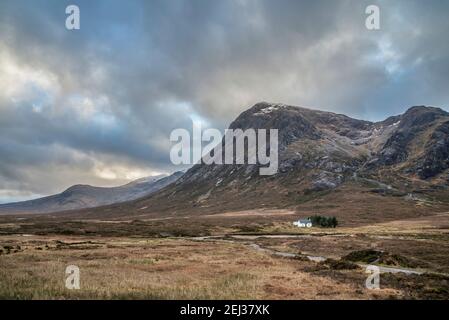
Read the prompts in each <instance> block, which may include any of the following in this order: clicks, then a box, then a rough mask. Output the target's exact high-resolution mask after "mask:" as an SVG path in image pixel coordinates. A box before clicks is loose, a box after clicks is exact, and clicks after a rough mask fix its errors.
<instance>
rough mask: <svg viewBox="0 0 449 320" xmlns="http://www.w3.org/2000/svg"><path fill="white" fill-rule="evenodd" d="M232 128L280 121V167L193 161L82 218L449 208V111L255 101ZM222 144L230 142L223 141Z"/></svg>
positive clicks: (375, 217) (273, 125)
mask: <svg viewBox="0 0 449 320" xmlns="http://www.w3.org/2000/svg"><path fill="white" fill-rule="evenodd" d="M229 127H230V128H231V129H242V130H245V129H248V128H254V129H278V130H279V133H278V136H279V170H278V172H277V173H276V174H275V175H271V176H261V175H259V166H258V165H245V164H243V165H237V164H233V165H215V164H214V165H206V164H203V163H200V164H197V165H194V166H193V167H192V168H191V169H189V170H188V171H187V172H186V173H185V174H184V175H183V176H182V177H181V178H179V179H178V180H177V181H176V182H175V183H174V184H172V185H170V186H168V187H166V188H164V189H162V190H160V191H159V192H155V193H153V194H151V195H149V196H146V197H143V198H140V199H137V200H135V201H131V202H127V203H122V204H116V205H111V206H106V207H101V208H95V209H86V210H81V211H79V212H77V213H76V214H77V215H78V216H79V217H127V218H129V217H133V216H134V217H139V218H141V217H142V218H145V217H161V216H188V215H192V214H194V215H202V214H215V213H223V212H228V211H241V210H255V209H260V208H288V209H292V210H295V211H296V212H301V214H303V215H310V214H332V215H336V216H338V217H339V218H342V219H343V220H344V221H346V222H347V221H350V220H351V219H355V217H357V219H358V221H370V222H371V221H384V220H386V219H392V218H398V217H404V218H405V217H412V216H413V217H414V216H420V215H425V214H428V212H429V211H438V210H443V209H444V210H447V208H448V207H447V205H448V204H449V191H448V187H447V186H448V184H449V170H448V168H449V113H447V112H445V111H443V110H442V109H439V108H433V107H425V106H416V107H412V108H410V109H408V110H407V111H406V112H405V113H404V114H402V115H397V116H393V117H390V118H388V119H386V120H384V121H380V122H369V121H363V120H357V119H352V118H350V117H348V116H346V115H342V114H336V113H332V112H324V111H318V110H311V109H306V108H301V107H295V106H289V105H284V104H273V103H266V102H262V103H257V104H256V105H254V106H253V107H251V108H250V109H248V110H246V111H244V112H243V113H242V114H240V115H239V116H238V117H237V118H236V119H235V121H233V122H232V123H231V124H230V126H229ZM222 144H224V140H223V142H222Z"/></svg>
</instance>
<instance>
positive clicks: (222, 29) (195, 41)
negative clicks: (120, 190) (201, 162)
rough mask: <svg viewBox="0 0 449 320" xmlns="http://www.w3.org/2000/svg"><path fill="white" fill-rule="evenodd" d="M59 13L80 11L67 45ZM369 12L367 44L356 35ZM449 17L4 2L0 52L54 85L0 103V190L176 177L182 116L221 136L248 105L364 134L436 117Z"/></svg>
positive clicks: (250, 0) (344, 2)
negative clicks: (408, 116)
mask: <svg viewBox="0 0 449 320" xmlns="http://www.w3.org/2000/svg"><path fill="white" fill-rule="evenodd" d="M71 3H77V4H78V5H79V6H80V9H81V30H79V31H74V32H70V31H67V30H65V28H64V21H65V13H64V9H65V7H66V5H68V4H71ZM373 3H374V4H379V6H380V7H381V19H382V20H381V22H382V25H381V28H382V29H381V30H380V31H375V32H372V31H368V30H366V29H365V27H364V19H365V14H364V9H365V7H366V6H367V5H368V4H373ZM448 9H449V4H448V3H447V2H445V1H437V0H435V1H426V2H423V1H405V0H404V1H394V2H392V1H350V0H339V1H293V0H291V1H288V0H282V1H269V0H266V1H255V0H235V1H200V0H192V1H181V0H180V1H129V2H126V4H124V3H123V2H122V1H57V2H56V1H50V0H48V1H34V2H32V3H30V2H28V1H2V2H1V4H0V37H1V39H2V41H1V43H0V52H3V53H6V54H7V56H8V57H9V58H8V59H12V60H13V62H14V64H16V65H18V66H19V67H21V68H24V69H26V70H35V71H36V72H38V74H37V75H35V77H37V79H38V80H39V74H45V75H47V76H48V77H50V78H51V79H52V80H51V83H50V85H49V88H41V87H39V85H37V88H36V89H33V90H31V89H30V90H28V91H29V92H30V93H29V94H28V95H27V96H25V95H19V96H18V97H15V98H16V100H15V101H12V100H11V94H10V95H9V96H7V94H6V93H5V92H3V93H2V92H0V134H1V137H2V138H1V139H0V156H1V158H2V160H1V162H0V190H2V189H3V190H13V191H14V190H16V191H20V192H22V193H26V194H29V193H34V194H48V193H51V192H55V191H60V189H62V188H64V187H68V186H70V185H71V184H74V183H94V184H103V185H105V184H118V183H121V182H124V181H125V180H126V179H125V178H123V177H120V178H117V179H115V180H114V179H112V180H108V179H105V178H102V177H100V176H98V175H97V174H96V173H95V170H97V169H98V168H97V167H98V164H99V163H101V165H102V166H105V167H107V166H108V165H109V166H111V167H117V168H125V169H124V170H126V168H129V170H132V169H136V170H144V169H145V168H147V169H148V170H153V171H155V172H156V171H159V172H160V171H171V170H174V169H175V168H174V167H173V166H171V165H170V163H169V154H168V150H169V146H170V144H169V142H168V136H169V133H170V131H171V130H172V129H174V128H178V127H184V128H190V126H191V122H190V118H189V117H190V116H191V115H192V114H196V115H198V116H201V117H203V118H204V119H205V120H207V121H208V122H209V123H210V125H212V126H215V127H218V128H220V129H223V128H225V127H226V126H227V125H228V124H229V122H230V121H231V120H232V119H233V118H235V117H236V116H237V115H238V114H239V113H240V112H241V111H243V110H244V109H245V108H247V107H249V106H251V105H252V104H254V103H256V102H258V101H260V100H266V101H275V102H284V103H290V104H295V105H302V106H309V107H314V108H319V109H323V110H330V111H337V112H341V113H346V114H348V115H350V116H354V117H359V118H365V119H369V120H379V119H382V118H385V117H387V116H389V115H392V114H397V113H400V112H403V111H404V109H405V108H407V107H409V106H410V105H414V104H433V105H438V106H441V107H445V105H446V104H447V100H448V95H449V93H448V92H447V90H445V88H447V82H448V74H449V73H448V71H449V59H448V57H449V52H448V51H449V46H448V44H447V41H446V37H447V35H446V33H447V30H449V28H448V27H449V25H448V23H449V20H448V19H447V12H448ZM2 58H3V59H6V58H5V56H3V55H0V66H1V63H2ZM8 63H12V62H8ZM0 72H1V69H0ZM25 74H26V73H25ZM6 76H7V75H2V74H0V83H6V84H8V79H6V78H5V77H6ZM12 80H14V79H12ZM44 80H45V79H44ZM44 80H43V81H44ZM36 81H37V80H36ZM44 84H45V81H44ZM52 86H55V88H53V87H52ZM77 97H79V99H80V100H82V99H83V98H88V99H90V101H91V103H92V104H93V106H88V107H86V109H87V110H84V109H83V108H84V107H80V106H77V104H81V102H80V101H78V102H77ZM33 105H35V107H34V108H35V109H36V108H37V110H35V109H33ZM36 105H37V107H36ZM90 107H92V108H93V110H88V109H89V108H90ZM83 112H86V113H87V115H83V114H82V113H83ZM117 170H118V169H117ZM56 172H57V173H58V174H57V175H55V173H56ZM0 201H1V194H0Z"/></svg>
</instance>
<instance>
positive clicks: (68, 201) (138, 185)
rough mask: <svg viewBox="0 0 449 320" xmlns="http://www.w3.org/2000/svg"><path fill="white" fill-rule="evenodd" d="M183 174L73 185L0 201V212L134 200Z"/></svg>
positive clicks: (51, 210) (63, 209)
mask: <svg viewBox="0 0 449 320" xmlns="http://www.w3.org/2000/svg"><path fill="white" fill-rule="evenodd" d="M182 175H183V173H182V172H179V171H178V172H175V173H174V174H172V175H170V176H167V175H159V176H153V177H146V178H141V179H138V180H135V181H132V182H130V183H128V184H125V185H123V186H119V187H112V188H104V187H94V186H90V185H74V186H72V187H70V188H68V189H67V190H65V191H63V192H61V193H59V194H55V195H52V196H48V197H44V198H39V199H34V200H29V201H22V202H15V203H8V204H0V214H18V213H50V212H57V211H65V210H74V209H82V208H92V207H97V206H103V205H108V204H112V203H119V202H125V201H130V200H135V199H138V198H141V197H144V196H148V195H150V194H152V193H154V192H156V191H158V190H160V189H162V188H164V187H166V186H167V185H169V184H170V183H172V182H175V181H176V180H177V179H178V178H179V177H181V176H182Z"/></svg>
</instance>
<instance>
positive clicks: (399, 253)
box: [0, 211, 449, 299]
mask: <svg viewBox="0 0 449 320" xmlns="http://www.w3.org/2000/svg"><path fill="white" fill-rule="evenodd" d="M292 219H293V216H292V215H291V214H289V213H288V212H280V215H275V214H273V212H271V211H267V212H258V213H257V215H255V214H254V213H253V212H243V213H242V212H235V213H227V214H223V215H217V216H216V217H214V216H206V217H195V218H194V217H192V218H190V219H187V218H183V219H161V220H147V221H143V220H142V221H140V220H132V221H101V220H91V221H70V220H67V221H63V220H61V221H53V222H51V221H44V220H42V219H34V218H30V219H25V220H24V219H23V218H20V219H19V220H18V219H17V218H14V217H3V218H2V219H0V298H2V299H91V298H92V299H404V298H407V299H408V298H413V299H427V298H435V299H448V298H449V277H448V274H449V267H448V266H449V233H448V230H449V215H448V214H443V213H442V214H438V215H430V216H425V217H418V218H412V219H404V220H396V221H389V222H385V223H378V224H372V225H361V226H357V227H352V226H346V227H345V226H343V227H339V228H335V229H321V228H311V229H297V228H293V227H292V226H291V223H289V222H288V221H289V220H292ZM211 235H212V236H214V237H213V238H211V237H208V236H211ZM204 237H206V238H204ZM255 245H257V247H255ZM255 248H264V249H265V250H256V249H255ZM274 252H281V253H290V254H293V256H292V255H290V256H282V255H276V254H273V253H274ZM308 255H311V256H320V257H322V258H323V259H327V260H324V261H321V262H320V261H318V262H316V261H310V260H309V259H308V258H307V257H306V256H308ZM373 256H374V258H372V257H373ZM370 259H371V260H370ZM364 263H373V264H377V265H380V266H387V267H394V268H399V269H401V268H403V269H407V270H416V271H419V272H420V273H421V274H404V273H394V274H393V273H382V274H381V288H380V290H368V289H366V288H365V279H366V277H367V274H366V273H365V270H364V268H363V267H361V266H360V265H362V264H364ZM68 265H76V266H78V267H79V268H80V272H81V288H80V289H79V290H69V289H67V288H65V276H66V275H65V268H66V267H67V266H68Z"/></svg>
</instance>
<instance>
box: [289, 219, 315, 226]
mask: <svg viewBox="0 0 449 320" xmlns="http://www.w3.org/2000/svg"><path fill="white" fill-rule="evenodd" d="M293 225H295V226H297V227H298V228H311V227H312V221H311V220H310V219H299V220H298V221H295V222H293Z"/></svg>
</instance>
